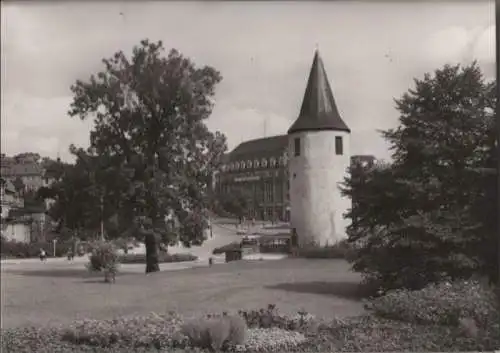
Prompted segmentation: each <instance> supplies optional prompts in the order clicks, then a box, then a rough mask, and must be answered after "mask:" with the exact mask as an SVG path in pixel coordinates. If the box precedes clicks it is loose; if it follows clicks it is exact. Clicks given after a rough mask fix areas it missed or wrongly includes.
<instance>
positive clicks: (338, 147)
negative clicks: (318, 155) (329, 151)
mask: <svg viewBox="0 0 500 353" xmlns="http://www.w3.org/2000/svg"><path fill="white" fill-rule="evenodd" d="M335 154H336V155H337V156H341V155H343V154H344V145H343V144H342V136H335Z"/></svg>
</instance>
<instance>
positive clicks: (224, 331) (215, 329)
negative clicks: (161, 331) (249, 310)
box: [182, 316, 247, 351]
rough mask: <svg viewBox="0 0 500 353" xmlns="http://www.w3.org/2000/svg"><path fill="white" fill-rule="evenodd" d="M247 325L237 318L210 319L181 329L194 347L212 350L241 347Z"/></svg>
mask: <svg viewBox="0 0 500 353" xmlns="http://www.w3.org/2000/svg"><path fill="white" fill-rule="evenodd" d="M246 330H247V325H246V323H245V321H244V320H243V319H242V318H240V317H237V316H222V317H210V318H205V319H201V320H200V319H197V320H196V321H190V322H188V323H186V324H185V325H184V326H183V327H182V333H183V334H184V335H185V336H186V337H187V338H188V340H189V343H190V344H191V345H192V346H194V347H199V348H203V349H213V350H214V351H219V350H220V349H221V348H223V347H224V348H226V347H229V346H236V345H242V344H243V343H244V342H245V338H246Z"/></svg>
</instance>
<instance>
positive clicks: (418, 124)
mask: <svg viewBox="0 0 500 353" xmlns="http://www.w3.org/2000/svg"><path fill="white" fill-rule="evenodd" d="M494 92H495V91H494V85H493V84H491V83H487V82H485V81H484V79H483V76H482V74H481V70H480V69H479V67H478V66H477V65H476V63H473V64H472V65H470V66H465V67H462V66H460V65H456V66H449V65H447V66H445V67H444V68H442V69H440V70H436V72H435V73H434V75H430V74H426V75H425V76H424V78H423V79H422V80H415V88H414V89H411V90H409V91H408V92H407V93H405V94H404V95H403V96H402V98H401V99H398V100H396V106H397V109H398V111H399V112H400V119H399V121H400V125H399V126H398V127H397V128H396V129H391V130H388V131H383V132H382V134H383V136H384V138H385V139H386V140H387V141H388V142H389V143H390V145H391V149H392V152H393V156H392V157H393V163H392V164H390V165H388V166H384V167H377V168H374V169H372V170H366V171H364V172H363V173H360V172H359V171H358V172H356V170H354V169H353V170H351V177H350V178H348V180H346V187H345V190H344V192H345V194H347V195H349V196H350V197H351V198H352V199H353V200H354V202H353V207H352V210H351V211H350V212H349V214H348V216H349V217H350V218H351V219H352V220H353V222H352V225H351V226H350V228H349V229H348V233H349V241H350V242H352V243H356V244H358V250H357V251H356V252H354V256H353V258H352V259H351V260H352V262H353V267H354V269H355V270H357V271H360V272H362V273H364V274H365V276H366V277H367V279H369V280H376V281H379V282H380V283H382V285H383V286H384V287H385V288H398V287H409V288H420V287H422V286H424V285H426V284H427V283H429V282H433V281H439V280H441V279H442V278H443V277H452V278H457V277H469V276H471V275H473V274H477V273H480V274H489V275H491V273H492V270H491V265H492V264H493V263H497V261H496V262H495V261H493V262H492V260H493V259H492V256H493V255H492V254H491V251H490V250H489V249H491V248H492V247H493V248H494V249H496V248H495V247H494V244H495V241H496V234H495V232H494V231H493V229H492V226H491V222H488V220H487V219H486V218H485V217H484V213H483V214H482V212H481V211H480V209H481V208H482V209H483V210H484V207H488V206H487V205H489V204H490V202H491V199H490V201H487V199H486V197H489V194H491V190H489V192H486V189H485V185H486V184H487V183H489V185H490V186H491V176H490V175H491V174H488V173H485V172H484V168H487V167H488V165H491V161H492V158H494V155H493V154H492V153H493V152H492V151H494V143H495V131H494V111H495V104H496V100H495V94H494ZM488 178H489V181H488ZM490 189H491V187H490ZM489 209H490V211H489V212H490V214H492V213H491V212H493V209H492V207H491V206H489ZM488 252H490V253H488Z"/></svg>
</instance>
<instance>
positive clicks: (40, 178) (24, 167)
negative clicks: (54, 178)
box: [1, 155, 46, 192]
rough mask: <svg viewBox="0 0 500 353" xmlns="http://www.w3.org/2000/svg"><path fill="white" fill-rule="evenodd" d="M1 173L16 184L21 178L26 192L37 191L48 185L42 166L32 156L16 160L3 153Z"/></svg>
mask: <svg viewBox="0 0 500 353" xmlns="http://www.w3.org/2000/svg"><path fill="white" fill-rule="evenodd" d="M1 175H2V178H4V179H7V180H10V181H11V182H13V183H14V185H15V184H16V183H17V181H18V180H21V181H22V183H23V186H24V190H23V191H25V192H27V191H37V190H38V189H40V188H41V187H42V186H44V185H46V180H44V172H43V168H42V166H41V165H40V164H39V163H38V162H37V161H35V160H32V159H30V158H26V159H20V160H16V159H14V158H12V157H7V156H5V155H2V158H1Z"/></svg>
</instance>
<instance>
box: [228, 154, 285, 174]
mask: <svg viewBox="0 0 500 353" xmlns="http://www.w3.org/2000/svg"><path fill="white" fill-rule="evenodd" d="M287 163H288V155H287V153H285V154H284V155H283V156H281V157H279V158H275V157H271V158H269V161H268V160H267V158H262V159H254V160H253V161H252V160H251V159H249V160H247V161H236V162H231V163H229V164H226V165H223V166H222V171H223V172H226V171H236V170H244V169H250V168H268V167H269V168H276V167H277V166H278V165H279V166H282V167H284V166H286V164H287Z"/></svg>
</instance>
